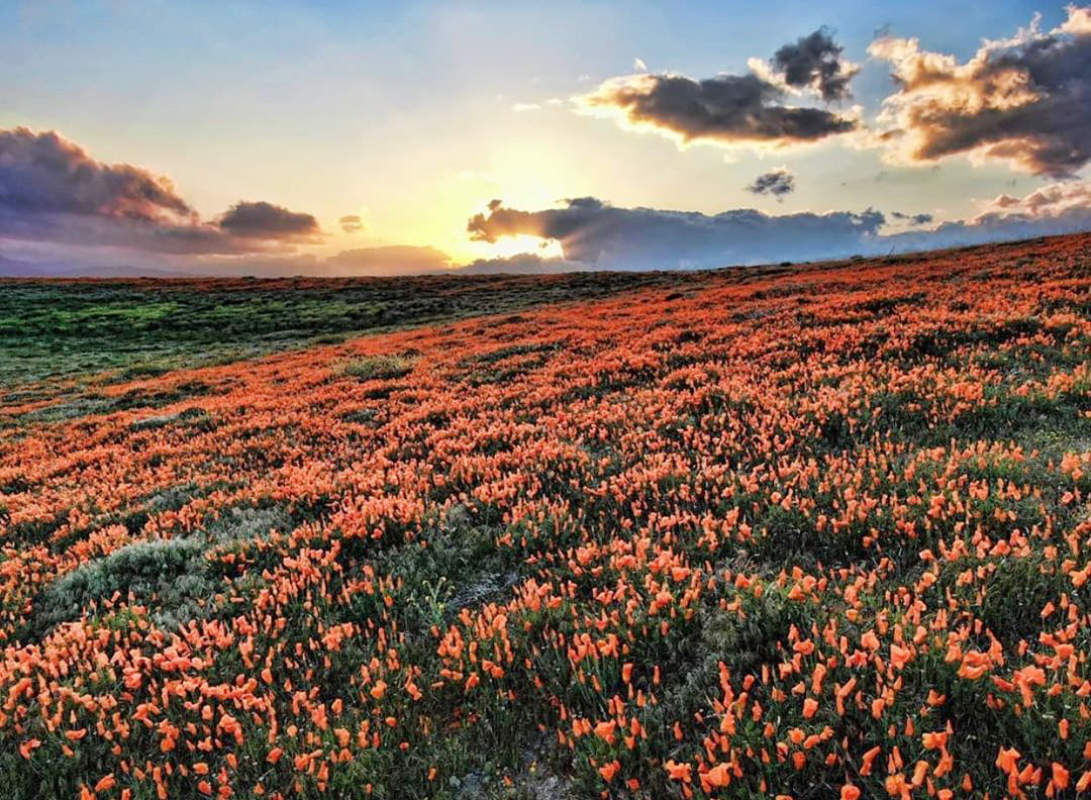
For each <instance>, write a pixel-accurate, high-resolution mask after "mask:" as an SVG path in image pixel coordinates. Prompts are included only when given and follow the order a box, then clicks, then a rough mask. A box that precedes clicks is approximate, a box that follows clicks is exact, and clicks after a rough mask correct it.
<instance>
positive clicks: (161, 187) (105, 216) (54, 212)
mask: <svg viewBox="0 0 1091 800" xmlns="http://www.w3.org/2000/svg"><path fill="white" fill-rule="evenodd" d="M318 233H319V230H318V224H317V222H316V221H315V219H314V217H312V216H311V215H310V214H298V213H295V212H290V211H287V210H286V209H282V208H279V207H277V206H273V205H270V204H269V203H241V204H239V205H237V206H235V207H234V208H232V209H230V210H229V211H228V212H227V214H226V215H225V216H224V217H223V219H221V221H220V222H219V223H218V224H211V223H206V222H201V221H200V219H199V217H198V215H197V212H196V211H194V209H193V208H192V207H191V206H190V205H189V204H188V203H187V202H186V201H185V200H184V199H183V198H182V197H181V196H180V195H179V194H178V192H177V191H176V190H175V188H174V186H173V185H172V184H171V182H170V181H169V180H168V179H167V178H165V177H162V176H158V175H155V174H153V173H151V172H149V171H148V170H146V169H144V168H142V167H136V166H133V165H131V164H106V163H103V162H101V161H96V160H95V159H94V158H92V157H91V156H90V155H89V154H88V153H87V152H86V151H85V150H84V149H83V148H82V147H80V146H79V145H77V144H75V143H74V142H71V141H69V140H67V139H65V138H64V137H62V136H60V135H59V134H58V133H56V132H54V131H45V132H34V131H31V130H29V129H28V128H14V129H12V130H0V238H6V239H11V240H20V241H26V242H46V243H53V244H57V245H64V246H69V245H74V246H81V247H111V248H119V249H127V250H133V251H138V252H139V251H144V252H150V253H165V254H174V255H185V254H194V255H204V254H227V255H234V254H242V253H249V252H256V251H260V250H264V249H268V248H270V247H276V246H278V245H280V244H281V243H284V242H290V241H294V240H298V239H300V238H302V237H307V236H313V235H316V234H318Z"/></svg>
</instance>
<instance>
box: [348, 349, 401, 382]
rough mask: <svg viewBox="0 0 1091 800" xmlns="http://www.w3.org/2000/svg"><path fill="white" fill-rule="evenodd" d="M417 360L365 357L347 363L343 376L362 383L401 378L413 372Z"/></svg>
mask: <svg viewBox="0 0 1091 800" xmlns="http://www.w3.org/2000/svg"><path fill="white" fill-rule="evenodd" d="M414 363H415V359H413V358H408V357H405V356H396V355H384V356H365V357H363V358H356V359H353V360H352V361H349V362H346V363H345V364H343V365H342V366H341V374H342V375H347V376H349V377H352V378H357V379H358V380H362V381H370V380H389V379H391V378H401V377H404V376H405V375H408V374H409V373H410V372H412V371H413V364H414Z"/></svg>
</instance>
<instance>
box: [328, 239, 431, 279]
mask: <svg viewBox="0 0 1091 800" xmlns="http://www.w3.org/2000/svg"><path fill="white" fill-rule="evenodd" d="M322 266H323V270H322V271H323V272H324V273H326V274H330V275H386V276H396V275H417V274H421V273H428V272H446V271H448V270H449V269H450V268H451V263H450V257H449V256H448V255H447V254H446V253H444V252H442V251H440V250H437V249H436V248H434V247H415V246H412V245H388V246H385V247H364V248H358V249H355V250H344V251H342V252H340V253H338V254H337V255H334V256H330V257H329V258H327V259H325V261H324V262H322Z"/></svg>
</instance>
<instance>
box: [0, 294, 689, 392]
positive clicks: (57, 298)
mask: <svg viewBox="0 0 1091 800" xmlns="http://www.w3.org/2000/svg"><path fill="white" fill-rule="evenodd" d="M699 280H701V276H700V275H698V274H691V275H678V274H673V275H672V274H665V273H581V274H573V275H554V276H523V277H510V276H427V277H417V278H398V279H389V278H360V279H329V280H314V279H301V278H300V279H282V280H257V279H242V280H203V281H202V280H194V281H153V280H134V281H18V280H9V281H2V280H0V392H4V393H3V394H0V404H18V403H22V402H27V401H28V400H32V399H34V398H35V397H36V396H37V395H38V393H37V392H36V391H35V389H34V385H35V384H41V383H54V384H55V383H56V381H58V380H66V379H72V378H80V379H84V380H86V379H88V378H93V380H94V381H95V382H122V381H129V380H137V379H141V378H147V377H155V376H157V375H162V374H164V373H166V372H169V371H171V370H174V369H179V368H188V367H194V366H202V365H210V364H221V363H229V362H232V361H236V360H240V359H244V358H251V357H254V356H260V355H263V354H267V353H272V352H276V351H280V350H286V349H291V348H299V347H307V346H311V345H315V344H336V343H338V342H341V341H343V340H345V339H347V338H349V337H351V336H354V335H360V334H365V333H369V332H373V331H379V330H389V329H393V328H399V327H404V326H410V325H419V324H424V323H434V322H440V321H445V320H453V319H460V318H464V317H470V316H477V315H485V314H506V313H512V312H515V311H519V310H522V309H526V308H530V307H532V306H536V305H539V304H544V303H556V302H564V301H569V300H581V299H587V298H593V297H601V296H604V295H608V294H613V293H616V292H621V291H627V290H631V289H635V288H639V287H642V286H650V285H662V284H665V283H668V282H669V283H671V284H684V283H688V282H691V281H699ZM4 390H6V392H5V391H4Z"/></svg>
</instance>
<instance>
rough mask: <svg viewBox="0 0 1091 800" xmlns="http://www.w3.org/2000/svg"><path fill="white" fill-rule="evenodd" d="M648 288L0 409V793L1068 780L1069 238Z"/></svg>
mask: <svg viewBox="0 0 1091 800" xmlns="http://www.w3.org/2000/svg"><path fill="white" fill-rule="evenodd" d="M528 280H530V279H528ZM535 280H536V279H535ZM557 280H558V283H557V284H556V285H557V286H564V285H565V284H564V283H563V280H568V279H557ZM572 280H574V279H572ZM584 280H587V281H592V279H589V278H588V279H584ZM617 280H623V279H621V278H618V279H617ZM624 280H636V279H633V278H625V279H624ZM646 280H648V281H651V283H650V284H649V285H644V286H633V285H630V286H627V287H626V286H622V285H619V284H609V285H608V282H607V283H603V284H599V285H598V287H599V288H594V289H593V292H594V293H600V292H601V293H603V294H605V295H607V296H603V297H598V298H597V299H585V300H581V301H578V302H570V303H564V304H562V305H559V306H558V305H545V306H541V307H535V308H524V310H521V311H520V313H518V314H511V313H503V314H497V315H493V316H488V317H472V318H467V319H463V320H459V321H452V322H444V323H443V324H441V325H432V326H422V327H419V328H415V329H407V330H398V331H389V332H384V333H380V334H377V335H370V336H364V337H360V338H351V339H347V340H345V341H341V342H336V343H334V342H331V343H326V344H319V343H312V344H311V345H310V346H308V347H306V348H305V349H299V348H296V349H290V350H288V351H285V352H278V353H274V354H272V355H268V356H266V357H264V358H256V359H251V360H243V361H236V362H233V363H229V364H220V365H207V366H198V367H192V368H177V369H173V370H172V371H170V372H167V373H165V374H161V375H134V374H129V375H124V374H120V375H118V374H115V375H114V376H113V377H112V378H110V379H109V380H108V381H100V382H99V383H97V384H95V385H94V387H93V392H92V393H91V394H88V392H89V391H91V390H89V389H88V388H87V387H86V386H84V387H83V388H81V389H80V390H79V392H77V393H73V389H72V386H71V385H70V384H69V383H64V382H61V383H57V384H48V383H47V384H41V383H39V384H37V385H36V387H35V388H34V390H33V393H32V396H29V395H28V396H27V397H24V398H22V399H21V400H19V402H17V403H9V404H8V405H7V407H6V409H5V412H4V414H5V425H4V427H2V428H0V542H2V544H3V551H2V560H0V635H2V637H3V648H4V654H3V659H2V661H0V703H2V708H0V796H3V797H5V798H8V797H10V798H37V797H54V796H55V797H78V796H79V795H80V792H81V791H83V792H85V796H88V794H92V795H94V796H96V797H99V798H113V797H131V798H153V797H157V796H158V797H171V798H174V797H209V796H216V795H219V796H222V797H232V796H236V797H256V796H262V797H284V798H294V797H317V796H320V795H322V794H323V793H326V794H328V795H329V796H333V797H381V798H407V797H408V798H413V797H421V798H423V797H444V798H508V797H510V798H534V797H538V798H543V797H550V798H554V797H556V798H564V797H571V798H583V797H599V796H603V797H610V798H661V797H668V798H692V797H698V798H705V797H754V798H757V797H766V796H770V795H778V794H779V795H785V796H791V797H795V798H800V799H802V798H825V797H833V798H837V797H841V798H849V800H851V799H852V798H856V797H891V796H892V797H910V796H921V797H923V796H931V795H935V796H940V797H952V796H968V795H974V796H983V795H985V794H986V793H988V795H989V796H991V797H1002V796H1015V795H1018V794H1019V793H1020V792H1022V793H1025V795H1026V796H1032V797H1033V796H1068V795H1072V794H1074V793H1075V792H1076V790H1077V788H1080V789H1082V788H1084V787H1085V786H1087V785H1088V784H1091V772H1088V770H1089V769H1091V749H1089V748H1088V746H1087V742H1088V741H1089V740H1091V709H1089V707H1088V699H1087V698H1088V695H1091V675H1089V674H1088V672H1089V669H1091V667H1089V666H1088V656H1089V653H1091V618H1089V616H1088V611H1089V606H1091V584H1089V583H1088V578H1089V577H1091V520H1089V515H1088V505H1087V504H1088V492H1091V419H1089V416H1091V368H1089V364H1088V352H1089V349H1088V348H1089V346H1091V236H1075V237H1063V238H1057V239H1052V240H1047V241H1037V242H1030V243H1024V244H1018V245H1010V246H1003V247H986V248H978V249H974V250H966V251H959V252H954V253H943V254H935V255H930V256H922V257H912V258H907V259H893V260H881V261H876V262H868V261H860V262H853V263H842V264H840V265H825V266H823V267H821V268H813V269H812V268H792V269H780V270H776V269H773V270H768V269H767V270H738V271H731V272H724V273H705V274H702V275H698V276H692V277H690V278H682V277H665V276H651V277H648V278H647V279H646ZM675 281H687V282H685V283H678V284H676V283H674V282H675ZM516 283H518V282H516ZM535 285H536V286H540V284H535ZM550 285H552V284H550ZM60 286H61V288H60V289H58V291H65V292H67V291H75V290H74V289H72V288H70V285H68V284H62V285H60ZM467 286H476V284H467ZM464 288H465V287H464ZM207 290H208V289H207V287H199V288H196V287H190V286H186V287H185V288H183V287H182V286H177V287H168V288H162V289H160V288H158V287H149V286H143V285H138V286H136V288H132V287H130V286H128V285H127V286H126V288H124V289H123V290H119V289H118V287H117V285H115V284H87V286H86V291H87V292H88V296H91V294H95V296H96V297H97V299H96V300H95V306H94V307H95V308H96V309H98V310H97V311H95V313H94V314H93V316H94V317H95V318H96V319H97V320H99V321H100V322H101V324H102V325H104V326H107V327H109V326H111V325H113V326H114V327H113V328H110V330H113V331H115V332H116V333H115V334H112V335H111V336H107V337H105V338H106V339H111V338H114V337H116V340H117V341H118V342H119V347H124V346H127V345H126V342H129V341H130V340H129V339H126V338H125V337H126V335H127V334H125V332H124V330H125V328H126V327H127V326H128V324H129V323H128V322H126V323H125V324H122V323H121V322H120V321H115V320H114V319H113V318H114V317H115V316H116V317H118V318H120V319H124V320H128V321H129V322H132V320H133V319H144V318H146V317H147V316H148V315H151V314H152V312H153V311H154V305H146V304H144V305H142V306H141V307H140V308H133V307H132V303H131V302H130V300H131V298H132V297H134V296H136V295H132V294H124V293H126V292H138V293H139V292H144V293H147V292H161V293H162V296H163V297H164V298H165V297H169V296H170V295H169V292H171V291H179V292H182V293H183V294H184V296H185V297H190V296H191V295H195V294H196V293H197V292H198V291H207ZM27 291H30V292H32V293H33V292H49V291H54V287H53V286H52V285H50V286H47V287H41V286H30V287H29V288H27ZM114 291H122V292H123V294H122V295H121V296H119V297H114V298H113V299H110V300H108V301H107V300H106V299H104V298H105V297H106V296H107V294H109V293H110V292H114ZM216 291H222V292H223V293H225V294H226V293H227V292H229V291H235V289H228V288H227V287H218V288H217V289H216ZM246 291H250V288H247V289H246ZM274 291H275V290H274V289H272V288H270V292H274ZM304 291H305V292H312V291H313V292H320V293H322V294H321V295H315V297H319V296H321V297H323V298H326V299H325V300H324V301H323V302H317V301H316V305H315V306H313V307H312V308H317V309H318V310H316V311H315V312H314V313H315V314H317V315H319V316H321V315H322V314H323V313H325V312H326V310H327V307H326V306H325V305H324V303H325V302H333V301H330V300H329V292H331V291H333V290H331V289H330V288H329V287H327V286H326V285H316V287H312V288H306V289H304ZM337 291H340V289H338V290H337ZM452 291H461V289H459V287H458V286H453V287H452ZM466 291H467V292H469V291H470V289H468V288H467V289H466ZM513 291H514V290H513ZM588 291H589V292H591V291H592V290H591V289H589V290H588ZM527 292H529V293H531V294H533V295H534V297H535V298H537V299H541V297H542V295H541V289H540V288H538V289H530V288H528V289H527ZM66 296H67V295H66ZM141 296H143V295H141ZM248 296H249V295H248ZM290 297H297V295H290ZM298 297H310V295H298ZM490 297H491V295H490ZM560 297H563V298H566V299H571V298H572V297H573V294H572V291H569V290H566V291H565V292H564V293H562V294H561V295H560ZM71 298H73V299H72V300H71V301H70V302H71V303H73V304H74V303H76V300H75V299H74V298H75V295H71ZM280 299H282V298H279V297H276V296H273V295H272V294H270V295H269V296H268V297H266V299H264V300H259V299H257V298H255V302H254V306H253V308H251V307H250V304H249V302H247V303H243V304H240V305H241V306H242V307H241V308H240V310H239V314H240V315H241V317H242V318H243V319H245V320H250V321H249V322H247V323H245V324H247V325H250V326H252V327H251V328H248V329H245V330H244V329H242V328H240V329H239V330H238V331H235V332H234V333H233V334H232V341H233V346H241V345H240V344H239V343H240V342H245V341H247V335H246V330H253V331H259V330H261V331H269V330H271V329H273V328H274V327H275V324H274V322H273V320H275V319H276V318H277V316H278V314H285V315H287V316H288V317H289V318H292V319H295V320H296V321H297V322H296V323H295V324H296V327H295V328H293V330H303V329H305V328H306V325H304V324H303V323H302V322H299V320H302V319H305V318H308V313H309V312H305V311H304V310H303V309H305V308H307V307H308V306H307V302H309V301H303V300H300V301H299V302H298V303H295V302H290V303H288V305H292V306H294V308H293V309H292V310H289V311H284V310H282V307H281V306H278V305H277V302H278V301H279V300H280ZM478 299H480V296H478ZM66 302H68V301H66ZM142 302H143V301H142ZM161 302H162V303H164V304H169V303H171V302H174V301H171V300H167V299H162V300H161ZM179 302H180V301H179ZM209 302H210V303H212V301H209ZM219 302H220V301H215V303H219ZM473 302H474V301H470V300H467V304H466V305H465V306H462V307H461V308H462V309H463V310H464V311H466V313H469V309H470V308H472V307H475V306H473ZM497 302H498V301H497ZM520 302H522V301H520ZM185 303H188V304H189V305H187V306H186V308H188V309H190V311H188V312H187V313H188V314H192V315H198V311H196V310H194V309H197V308H205V309H206V311H207V313H209V314H210V315H211V316H212V318H213V319H216V320H220V319H222V317H220V316H217V314H218V312H213V311H208V308H212V307H215V303H212V305H211V306H208V307H207V308H206V307H205V306H201V305H200V303H199V302H198V301H196V300H186V301H185ZM73 307H74V306H73ZM521 308H523V306H521ZM104 309H115V310H116V314H115V313H114V312H110V313H105V311H104ZM172 309H173V310H172V311H171V312H170V313H164V314H162V315H160V316H159V319H161V320H173V319H176V317H177V310H176V309H174V307H172ZM278 309H280V310H278ZM495 310H500V309H499V308H497V309H495ZM504 310H505V312H507V311H508V310H509V309H508V308H507V307H505V308H504ZM206 311H202V312H200V313H206ZM17 313H19V314H21V315H23V318H30V317H36V316H37V315H39V314H40V315H41V316H42V317H51V316H52V317H54V320H53V321H52V322H48V323H42V324H43V325H45V329H49V330H53V328H50V327H49V326H56V325H58V324H59V323H58V322H57V319H56V317H55V314H54V313H53V311H52V310H43V309H41V308H39V307H36V306H35V307H33V308H30V309H27V308H21V309H20V310H19V311H18V312H17ZM154 313H155V314H158V313H159V312H158V311H154ZM332 313H333V312H331V314H332ZM346 313H347V312H346ZM459 313H462V312H459ZM336 314H338V315H339V314H341V312H339V311H338V312H336ZM426 316H427V315H424V314H422V315H421V317H420V318H419V319H424V318H425V317H426ZM96 324H98V323H96ZM164 324H165V325H167V326H168V328H166V329H164V331H167V330H170V331H173V332H174V333H171V334H170V335H169V336H168V335H167V334H166V332H164V336H163V338H164V340H168V344H166V345H164V347H165V348H167V349H170V352H171V353H173V354H175V355H177V354H178V353H180V352H181V350H179V349H171V348H176V342H177V341H183V340H184V341H193V339H185V337H184V336H182V334H181V333H179V332H178V327H177V326H174V327H169V326H171V325H174V323H173V322H168V323H164ZM384 324H386V323H384ZM347 325H348V324H347ZM352 326H357V321H354V322H352V323H351V325H348V327H352ZM198 327H200V326H198ZM216 327H217V328H219V327H220V326H219V323H217V325H216ZM359 327H367V326H366V325H361V326H359ZM346 329H348V328H347V327H346ZM154 330H155V329H154V328H151V327H148V328H145V329H144V332H143V333H141V334H140V335H139V336H137V335H136V334H135V333H134V334H133V338H134V339H135V340H138V341H140V342H144V343H146V344H148V346H154V345H153V344H151V343H154V342H156V339H157V336H158V334H154V333H152V331H154ZM306 330H307V336H311V335H312V334H320V333H325V332H326V329H325V328H321V330H319V329H318V328H306ZM9 335H11V336H17V335H18V332H16V333H15V334H9ZM51 335H56V336H57V337H58V339H59V338H60V337H62V336H64V335H67V334H62V333H56V334H51ZM80 335H81V336H82V334H80ZM188 335H189V334H187V336H188ZM171 336H175V337H176V338H175V339H171ZM200 336H203V337H206V339H204V340H208V341H211V340H214V339H215V338H216V337H215V336H214V335H213V333H211V332H208V331H205V332H203V333H201V334H200ZM306 338H307V337H306V336H301V337H300V338H299V339H297V340H295V341H297V342H302V341H303V340H304V339H306ZM142 346H143V345H142ZM262 346H263V347H264V345H262ZM96 358H97V356H96ZM123 363H129V362H124V360H119V361H118V362H116V363H115V364H114V365H113V366H114V367H117V366H119V365H121V364H123ZM84 366H85V365H81V366H80V369H83V368H84ZM100 366H103V365H101V364H99V363H98V362H96V364H95V365H94V366H93V368H94V369H96V370H97V369H99V367H100ZM51 393H55V394H51Z"/></svg>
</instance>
